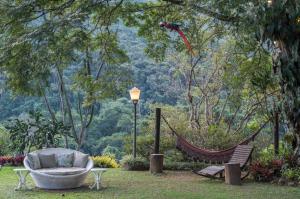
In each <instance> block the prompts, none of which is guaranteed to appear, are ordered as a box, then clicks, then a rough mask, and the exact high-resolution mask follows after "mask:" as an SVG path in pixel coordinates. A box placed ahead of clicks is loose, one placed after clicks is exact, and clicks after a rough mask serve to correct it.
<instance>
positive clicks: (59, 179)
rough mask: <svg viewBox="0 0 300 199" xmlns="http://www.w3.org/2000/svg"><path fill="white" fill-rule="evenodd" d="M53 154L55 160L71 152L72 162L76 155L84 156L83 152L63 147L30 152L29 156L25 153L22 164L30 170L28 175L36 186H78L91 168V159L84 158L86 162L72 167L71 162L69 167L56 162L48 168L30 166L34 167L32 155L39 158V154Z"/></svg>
mask: <svg viewBox="0 0 300 199" xmlns="http://www.w3.org/2000/svg"><path fill="white" fill-rule="evenodd" d="M53 154H55V158H56V160H57V157H58V156H60V157H61V156H64V155H68V154H73V155H74V164H75V161H76V157H80V156H81V157H82V156H85V157H86V155H85V154H83V153H81V152H79V151H75V150H71V149H65V148H47V149H42V150H38V151H34V152H32V153H30V155H29V157H28V155H27V156H26V157H25V159H24V166H25V168H26V169H28V170H30V175H31V177H32V178H33V180H34V182H35V184H36V186H37V187H39V188H43V189H70V188H77V187H80V186H81V185H82V184H83V182H84V180H85V178H86V177H87V175H88V173H89V171H90V170H91V169H92V168H93V160H92V159H90V158H89V157H88V159H87V158H86V159H87V160H86V161H87V163H84V165H82V166H81V167H78V166H77V167H76V166H75V167H74V165H73V163H72V166H69V167H60V166H59V165H57V162H56V163H55V164H56V166H53V167H50V168H43V167H42V166H40V167H39V168H32V167H34V166H32V160H30V158H32V156H35V157H39V158H41V156H47V155H48V156H51V157H52V156H53ZM78 159H79V158H78ZM39 161H40V160H39ZM44 162H45V161H44ZM77 162H78V161H77ZM39 164H41V163H39Z"/></svg>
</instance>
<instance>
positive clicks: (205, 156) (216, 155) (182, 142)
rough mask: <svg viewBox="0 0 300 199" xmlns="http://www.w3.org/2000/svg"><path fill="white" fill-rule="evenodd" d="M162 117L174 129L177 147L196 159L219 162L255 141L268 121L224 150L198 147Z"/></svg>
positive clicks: (225, 160)
mask: <svg viewBox="0 0 300 199" xmlns="http://www.w3.org/2000/svg"><path fill="white" fill-rule="evenodd" d="M162 118H163V120H164V122H165V123H166V124H167V126H168V127H169V128H170V130H171V131H172V134H173V135H175V136H176V138H177V139H176V148H177V149H179V150H180V151H182V152H184V153H185V154H186V155H188V156H189V157H191V158H192V159H193V160H195V161H209V162H217V163H223V162H228V161H229V160H230V158H231V156H232V154H233V152H234V150H235V148H236V147H237V146H238V145H245V144H248V143H249V142H251V141H254V139H255V137H256V136H257V135H258V134H259V133H260V132H261V130H262V129H263V128H264V127H265V125H266V124H267V123H268V121H267V122H266V123H264V124H263V125H262V126H261V127H260V128H259V129H258V130H257V131H256V132H255V133H253V134H252V135H250V136H249V137H247V138H245V139H244V140H242V141H241V142H239V143H238V144H236V145H234V146H232V147H230V148H228V149H224V150H219V151H217V150H208V149H203V148H199V147H196V146H194V145H192V144H191V143H189V142H188V141H187V140H186V139H185V138H183V137H182V136H181V135H179V134H178V133H177V132H176V131H175V130H174V128H172V126H171V125H170V124H169V122H168V121H167V120H166V118H165V117H164V116H163V115H162Z"/></svg>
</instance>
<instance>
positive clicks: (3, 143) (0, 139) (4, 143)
mask: <svg viewBox="0 0 300 199" xmlns="http://www.w3.org/2000/svg"><path fill="white" fill-rule="evenodd" d="M9 143H10V141H9V133H8V131H7V130H6V129H5V128H4V127H2V126H1V125H0V155H7V154H9V153H10V149H9Z"/></svg>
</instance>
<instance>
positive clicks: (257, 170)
mask: <svg viewBox="0 0 300 199" xmlns="http://www.w3.org/2000/svg"><path fill="white" fill-rule="evenodd" d="M282 166H283V160H278V159H273V160H270V161H268V162H263V161H256V162H254V163H253V164H252V165H251V167H250V172H251V174H252V176H253V177H254V180H256V181H260V182H270V181H271V180H273V179H274V177H280V175H281V174H280V170H281V168H282Z"/></svg>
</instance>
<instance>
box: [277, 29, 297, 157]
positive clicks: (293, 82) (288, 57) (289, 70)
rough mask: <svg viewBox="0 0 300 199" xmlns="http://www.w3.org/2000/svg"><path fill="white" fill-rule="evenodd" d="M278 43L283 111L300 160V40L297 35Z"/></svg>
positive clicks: (278, 65) (295, 153)
mask: <svg viewBox="0 0 300 199" xmlns="http://www.w3.org/2000/svg"><path fill="white" fill-rule="evenodd" d="M280 39H281V40H278V41H276V43H277V45H278V48H279V49H280V50H279V52H278V54H277V57H275V59H276V58H277V59H276V61H277V62H276V67H279V69H280V74H279V75H280V80H281V82H280V86H281V93H282V96H283V101H284V105H283V110H284V111H285V114H286V116H287V118H288V121H289V128H290V130H291V131H292V132H293V134H294V136H295V138H296V142H297V145H296V147H295V148H294V156H295V157H296V158H299V147H300V75H299V74H300V48H299V43H300V39H299V37H298V38H297V34H295V35H293V37H292V38H280Z"/></svg>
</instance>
